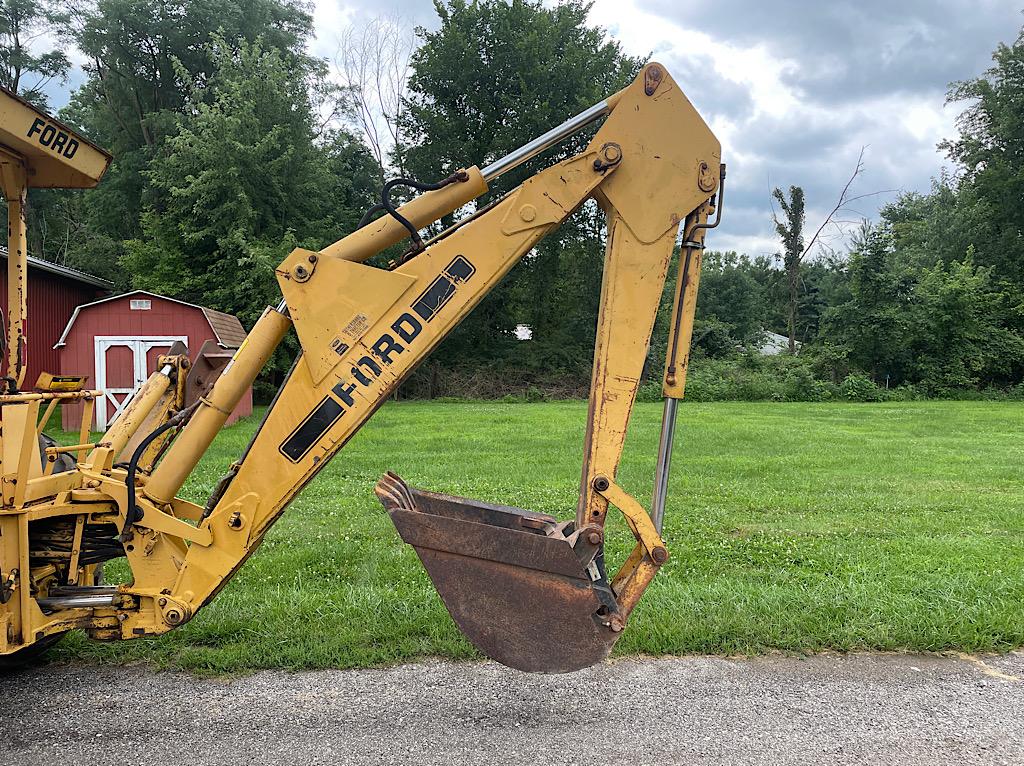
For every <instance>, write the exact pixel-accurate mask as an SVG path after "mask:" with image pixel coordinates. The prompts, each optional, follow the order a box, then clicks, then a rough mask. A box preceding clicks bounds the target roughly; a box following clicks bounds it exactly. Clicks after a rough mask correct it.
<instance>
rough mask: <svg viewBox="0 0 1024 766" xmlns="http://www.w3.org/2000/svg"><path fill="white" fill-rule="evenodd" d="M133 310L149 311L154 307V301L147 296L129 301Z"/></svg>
mask: <svg viewBox="0 0 1024 766" xmlns="http://www.w3.org/2000/svg"><path fill="white" fill-rule="evenodd" d="M129 308H130V309H131V310H132V311H149V310H150V309H151V308H153V301H151V300H148V299H145V298H134V299H132V300H131V301H130V302H129Z"/></svg>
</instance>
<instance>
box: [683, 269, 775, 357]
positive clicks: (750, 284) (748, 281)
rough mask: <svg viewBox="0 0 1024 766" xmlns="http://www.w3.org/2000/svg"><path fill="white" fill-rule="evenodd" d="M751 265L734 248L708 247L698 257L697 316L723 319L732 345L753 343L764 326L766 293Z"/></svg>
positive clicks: (700, 318) (703, 318)
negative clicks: (711, 248)
mask: <svg viewBox="0 0 1024 766" xmlns="http://www.w3.org/2000/svg"><path fill="white" fill-rule="evenodd" d="M752 266H753V264H752V263H751V261H750V259H749V258H747V256H745V255H742V256H741V255H738V254H737V253H735V252H728V253H719V252H715V251H713V250H709V251H707V252H705V253H704V257H703V260H702V261H701V270H700V299H699V300H698V302H697V319H699V320H701V321H707V320H711V319H713V320H716V321H718V322H722V323H723V324H724V326H725V328H727V330H728V334H729V338H730V339H731V346H732V347H733V348H735V347H736V346H738V345H740V344H751V343H755V342H756V341H757V340H759V338H760V336H761V335H762V332H763V330H764V329H765V319H766V313H767V312H766V306H765V296H764V294H763V290H762V287H761V285H760V284H758V282H757V280H756V279H755V278H754V276H753V275H752V273H751V272H752ZM695 334H697V333H695Z"/></svg>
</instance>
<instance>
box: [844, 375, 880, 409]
mask: <svg viewBox="0 0 1024 766" xmlns="http://www.w3.org/2000/svg"><path fill="white" fill-rule="evenodd" d="M839 391H840V393H842V395H843V398H844V399H849V400H850V401H851V402H880V401H882V399H883V398H884V396H885V394H884V392H883V390H882V389H880V388H879V387H878V386H876V385H875V383H874V381H872V380H871V378H869V377H867V376H866V375H860V374H858V373H855V372H853V373H850V374H849V375H847V376H846V378H845V379H844V380H843V382H842V383H841V384H840V386H839Z"/></svg>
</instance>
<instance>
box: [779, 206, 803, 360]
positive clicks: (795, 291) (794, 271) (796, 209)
mask: <svg viewBox="0 0 1024 766" xmlns="http://www.w3.org/2000/svg"><path fill="white" fill-rule="evenodd" d="M772 196H773V197H774V198H775V199H776V201H777V202H778V203H779V206H780V207H781V208H782V215H783V217H782V219H780V218H779V217H778V216H777V215H775V214H774V213H773V214H772V220H773V221H774V223H775V232H776V233H777V234H778V235H779V238H780V239H781V240H782V264H783V267H784V268H785V271H786V285H787V287H788V288H789V305H788V316H787V319H786V330H787V332H788V334H789V353H791V354H795V353H796V313H797V304H798V299H799V290H800V262H801V261H802V260H803V258H804V255H805V253H806V252H807V251H806V248H805V247H804V222H805V220H806V213H805V211H804V190H803V189H802V188H801V187H799V186H790V187H789V199H786V195H785V194H783V193H782V189H778V188H776V189H773V190H772Z"/></svg>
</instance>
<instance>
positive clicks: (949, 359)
mask: <svg viewBox="0 0 1024 766" xmlns="http://www.w3.org/2000/svg"><path fill="white" fill-rule="evenodd" d="M435 9H436V12H437V15H438V18H439V24H438V25H437V26H436V29H433V30H425V29H416V30H415V31H414V33H412V34H409V33H408V31H407V28H406V27H404V26H403V25H402V24H401V23H400V22H399V21H397V20H395V19H389V18H387V17H382V18H379V19H375V20H372V21H370V22H369V23H367V24H365V25H362V26H360V27H355V28H353V29H351V30H349V31H348V32H347V33H346V34H345V36H344V38H343V39H342V40H341V41H340V44H339V49H338V53H337V55H336V56H335V58H334V59H333V60H332V61H328V60H324V59H321V58H318V57H316V56H313V55H311V54H310V53H309V47H310V42H311V40H312V35H313V22H312V16H311V7H310V4H308V3H306V2H300V1H299V0H92V2H87V3H82V2H76V3H74V4H70V5H69V4H65V3H59V2H56V1H55V0H51V1H46V0H44V1H42V2H39V1H37V2H26V0H2V2H0V82H2V84H4V85H5V86H7V87H9V88H11V89H12V90H16V91H18V92H19V93H20V94H21V95H23V96H24V97H26V98H28V99H30V100H33V101H35V102H37V103H39V104H40V105H41V106H43V107H46V106H47V104H46V103H45V96H44V93H45V86H46V85H47V83H48V82H51V81H53V80H54V79H59V78H61V77H64V76H66V75H67V73H68V72H69V70H70V62H69V60H68V58H67V56H66V55H65V53H64V52H63V51H64V50H65V49H66V47H67V46H68V45H74V47H75V48H76V49H77V50H78V51H80V52H81V53H82V54H83V56H84V57H85V59H86V64H85V66H84V75H85V79H84V82H82V84H81V85H79V86H78V87H77V88H75V90H74V92H73V93H72V95H71V99H70V103H68V105H67V106H66V107H64V108H63V109H61V110H60V116H61V118H62V119H64V120H65V121H66V122H68V123H69V124H71V125H72V126H73V127H75V128H76V129H78V130H80V131H81V132H83V133H84V134H85V135H87V136H88V137H89V138H90V139H92V140H93V141H94V142H96V143H98V144H99V145H101V146H104V147H105V148H107V149H109V150H110V151H111V152H112V153H113V155H114V157H115V160H114V162H113V164H112V165H111V168H110V170H109V171H108V174H107V176H106V178H105V179H104V180H103V182H102V183H101V184H100V185H99V186H98V187H97V188H96V189H93V190H89V191H86V192H85V193H81V192H74V193H68V192H63V191H59V190H49V191H40V190H34V191H33V193H32V195H31V197H30V250H31V251H32V252H33V254H35V255H37V256H39V257H43V258H46V259H49V260H53V261H57V262H60V263H63V264H66V265H69V266H72V267H75V268H78V269H81V270H84V271H87V272H90V273H93V274H97V275H99V276H103V277H105V278H107V279H110V280H111V281H112V282H114V283H115V285H116V286H117V289H119V290H127V289H132V288H143V289H148V290H152V291H154V292H158V293H162V294H166V295H170V296H174V297H178V298H181V299H184V300H188V301H191V302H195V303H201V304H203V305H208V306H211V307H213V308H216V309H219V310H222V311H227V312H231V313H234V314H237V315H238V316H239V317H240V318H241V319H242V321H243V323H244V324H246V325H247V326H248V325H251V323H252V322H253V321H254V320H255V318H256V317H257V316H258V315H259V313H260V312H261V311H262V308H263V306H264V305H266V304H267V303H275V302H276V296H277V294H278V291H277V286H276V282H275V279H274V274H273V269H274V267H275V266H276V265H277V264H278V263H279V262H280V261H281V260H282V259H283V258H284V257H285V255H287V253H288V252H289V251H290V250H291V249H292V248H294V247H305V248H309V249H318V248H320V247H323V246H325V245H327V244H329V243H331V242H333V241H335V240H337V239H340V238H341V237H343V236H345V235H346V234H348V233H349V232H351V231H352V230H354V229H355V228H356V226H357V224H358V222H359V220H360V219H361V217H362V215H363V213H364V212H365V211H366V210H367V209H368V208H370V207H371V206H372V205H373V204H374V203H375V202H376V201H378V198H379V189H380V186H381V183H382V181H383V180H384V179H386V178H388V177H390V176H393V175H397V174H402V175H409V176H413V177H415V178H419V179H421V180H425V181H434V180H437V179H440V178H443V177H445V176H447V175H448V174H449V173H451V172H452V171H454V170H456V169H457V168H459V167H461V166H464V165H466V164H469V163H477V164H480V165H481V166H482V165H484V164H486V163H487V162H489V161H491V160H494V159H496V158H497V157H500V156H501V155H503V154H505V153H507V152H508V151H510V150H512V149H514V148H515V147H517V146H519V145H521V144H523V143H525V142H526V141H528V140H530V139H531V138H533V137H534V136H536V135H538V134H540V133H542V132H544V131H545V130H547V129H548V128H549V127H551V126H552V125H555V124H557V123H559V122H561V121H562V120H563V119H565V117H566V116H568V115H570V114H574V113H576V112H579V111H581V110H582V109H584V108H586V107H588V106H589V105H591V104H593V103H595V102H596V101H598V100H600V99H601V98H602V97H604V96H605V95H606V94H608V93H610V92H614V91H615V90H618V89H619V88H621V87H623V86H624V85H625V84H627V83H628V82H629V81H630V80H631V79H632V78H633V77H634V76H635V74H636V73H637V72H638V71H639V69H640V68H641V67H642V65H643V63H644V59H642V58H635V57H631V56H628V55H626V54H625V53H624V52H623V50H622V49H621V47H620V46H619V45H618V43H616V42H614V41H613V40H611V39H609V37H608V35H607V34H606V32H605V31H604V30H602V29H600V28H596V27H593V26H591V25H589V24H588V23H587V14H588V10H589V3H587V2H584V0H568V2H563V3H561V4H559V5H557V6H554V7H547V6H545V5H544V4H542V3H541V2H540V1H539V0H513V2H493V1H486V0H480V1H478V2H472V1H470V0H437V1H436V2H435ZM42 31H45V32H47V34H45V35H44V34H41V32H42ZM46 41H51V43H52V41H56V43H53V47H52V48H50V49H47V45H45V44H44V43H45V42H46ZM970 74H971V73H965V75H970ZM1021 82H1024V38H1020V37H1018V39H1017V40H1016V41H1015V42H1014V43H1012V44H1009V45H999V46H998V47H997V48H996V50H995V53H994V56H993V66H992V67H991V69H989V70H988V71H987V72H985V73H983V74H981V75H980V76H977V77H974V78H973V79H967V80H964V81H963V82H959V83H955V84H953V85H952V86H951V89H950V93H949V98H950V99H951V100H952V101H955V102H958V103H963V104H964V105H965V107H966V108H965V111H964V112H963V115H962V117H961V118H960V121H959V124H958V135H957V136H955V137H951V138H950V139H949V140H948V141H947V142H946V143H945V144H943V149H944V151H945V153H946V156H947V157H948V160H949V162H950V163H951V164H952V170H950V171H945V172H942V173H940V174H939V175H938V176H937V177H936V179H935V181H934V184H933V188H932V189H931V191H930V192H928V193H906V194H903V195H901V196H899V197H898V198H897V199H896V200H895V201H894V202H892V203H891V204H888V205H886V206H885V207H884V208H883V209H882V210H881V212H880V214H879V217H878V220H876V221H873V222H867V221H866V222H864V223H863V224H862V225H861V227H860V228H859V230H858V231H856V232H855V234H854V235H853V236H852V237H851V238H850V239H849V242H848V245H847V246H844V248H843V249H842V251H841V252H835V251H824V250H821V249H818V250H816V251H815V252H810V251H809V248H808V247H807V245H808V242H807V241H805V239H809V238H805V235H804V231H803V227H804V220H803V216H804V212H803V209H804V194H803V191H802V189H800V187H798V186H797V187H793V188H792V189H790V190H789V191H788V193H783V192H782V191H781V190H777V192H776V195H775V199H776V204H778V205H779V206H780V209H781V211H782V214H781V215H780V216H779V217H778V218H777V219H776V220H775V221H774V223H775V225H776V228H777V231H778V233H779V247H780V249H779V254H778V255H777V256H775V257H763V256H762V257H749V256H747V255H743V254H738V253H721V252H707V253H705V255H704V262H703V273H702V278H701V288H700V298H699V301H698V320H697V325H696V328H695V333H694V363H693V370H694V373H695V374H696V378H695V381H696V382H695V385H696V391H695V394H696V395H697V397H698V398H700V397H701V396H704V397H708V398H715V397H721V396H726V397H736V396H741V397H744V398H751V397H755V398H756V397H757V396H762V395H763V396H770V397H773V398H829V397H832V396H842V395H846V396H851V397H853V398H871V397H873V396H881V395H883V394H879V393H878V392H879V391H885V390H887V389H888V390H889V391H892V392H895V391H903V392H911V393H912V395H915V396H916V395H929V396H936V395H958V394H962V393H964V392H976V391H981V390H986V391H989V390H999V391H1012V390H1014V387H1016V386H1018V385H1019V384H1020V382H1021V380H1022V377H1024V315H1022V314H1024V235H1022V233H1021V232H1022V231H1024V221H1022V217H1024V209H1022V206H1021V204H1020V203H1021V199H1022V198H1024V119H1022V118H1024V88H1021V85H1020V83H1021ZM587 140H588V136H587V135H586V134H584V135H581V136H578V137H576V138H575V139H573V140H571V141H568V142H566V143H565V144H564V145H562V146H560V147H558V148H557V149H556V150H555V151H553V152H551V153H549V154H547V155H545V156H544V157H543V158H540V159H539V160H536V161H534V162H532V163H530V164H527V165H525V166H523V167H521V168H518V169H517V170H516V171H514V172H512V173H509V174H508V175H507V176H504V177H502V178H501V179H499V181H498V182H496V183H495V185H494V188H493V189H492V190H491V192H490V193H489V194H488V196H487V198H485V199H483V200H481V201H479V203H478V204H479V205H484V204H487V203H488V202H489V201H490V200H492V199H494V198H495V197H496V196H498V195H501V194H503V193H504V192H506V191H508V190H509V189H510V188H512V187H513V186H514V185H516V184H518V183H520V182H521V181H522V180H523V179H524V178H526V177H527V176H529V175H530V174H531V173H532V172H535V171H536V170H537V169H538V168H539V167H542V166H543V165H546V164H548V163H550V162H552V161H555V160H558V159H561V158H563V157H566V156H569V155H571V154H572V153H574V152H575V151H578V150H579V149H580V148H581V147H582V146H583V145H584V144H585V142H586V141H587ZM445 223H448V222H445ZM604 236H605V233H604V228H603V222H602V219H601V216H600V214H599V211H598V210H597V208H596V206H593V205H587V206H585V207H584V208H583V209H582V210H581V211H580V213H579V214H578V215H577V216H576V217H575V218H573V219H572V221H571V222H569V223H567V224H566V225H564V226H563V227H561V229H559V230H558V232H557V233H555V234H554V235H552V236H551V237H549V238H547V239H546V240H545V241H544V242H543V243H542V244H541V245H540V246H538V248H537V249H536V250H535V251H534V252H533V253H531V254H530V255H529V256H528V257H527V258H526V259H525V260H524V262H523V263H522V264H521V265H520V266H519V267H517V268H516V269H514V270H513V271H512V273H511V274H510V275H509V277H508V278H506V280H505V281H504V282H503V283H502V284H501V285H499V287H498V288H496V289H495V290H494V291H493V292H492V294H491V295H489V296H488V297H487V299H485V301H484V302H483V303H482V304H481V305H480V306H479V307H478V308H477V310H476V311H475V312H474V313H473V314H472V315H471V316H470V317H469V318H468V319H467V321H465V322H464V323H463V324H462V325H461V326H460V327H459V328H458V329H457V330H456V331H455V333H454V334H453V336H452V337H451V338H450V339H449V340H448V341H447V342H446V343H445V344H444V345H443V346H442V347H441V348H440V349H439V350H438V352H437V353H436V354H435V355H434V357H433V358H432V359H431V360H430V361H428V362H427V363H426V365H425V366H424V368H423V369H421V370H419V371H418V372H417V373H416V375H415V376H414V377H413V379H411V380H410V381H409V382H408V383H407V384H406V385H405V386H404V387H403V388H404V391H405V393H406V395H427V396H443V395H471V396H502V395H515V396H522V395H524V394H525V395H528V396H530V397H544V396H551V395H555V396H561V395H568V396H572V395H579V394H580V393H582V392H583V391H585V389H586V386H587V384H588V380H589V369H590V357H591V352H592V348H593V342H594V326H595V323H596V316H597V308H598V299H599V294H600V281H601V264H602V260H603V246H604ZM394 255H395V254H394V253H385V254H383V255H382V256H380V257H379V259H378V260H379V262H380V263H381V264H382V265H383V264H385V263H386V262H387V260H388V259H389V258H391V257H394ZM670 295H671V291H670V290H667V291H666V300H665V305H664V306H663V307H662V312H661V316H660V317H659V321H658V325H657V327H656V333H655V339H654V342H653V343H652V351H651V360H650V362H651V364H650V365H649V367H650V371H651V374H652V378H653V379H656V378H657V376H658V367H659V365H660V355H661V354H663V353H664V351H663V349H664V345H665V338H666V334H667V311H668V308H669V307H668V298H669V296H670ZM517 325H527V326H529V327H530V329H531V331H532V335H533V339H532V340H531V341H529V342H523V341H519V340H517V338H516V333H515V329H516V327H517ZM766 332H776V333H780V334H782V335H785V336H787V337H788V338H789V339H790V341H791V344H790V345H791V349H790V351H791V352H790V353H786V354H783V355H781V356H780V357H778V358H771V359H769V358H765V357H763V356H761V355H760V354H759V353H758V351H757V349H758V348H759V347H760V345H761V344H762V343H763V340H764V336H765V333H766ZM296 351H297V345H296V343H295V341H294V339H289V341H287V343H286V344H285V345H284V347H283V348H282V349H281V350H280V351H279V354H278V356H277V357H275V360H274V361H273V363H272V365H271V367H270V372H269V373H268V376H267V379H266V380H265V381H264V383H265V385H266V386H267V389H268V390H269V389H270V388H271V387H273V386H274V385H275V384H276V383H277V382H278V381H279V380H280V377H281V375H283V373H284V372H285V371H286V369H287V366H288V365H289V364H290V363H291V359H292V358H293V356H294V354H295V352H296ZM701 370H703V371H704V372H703V373H701ZM754 379H756V380H760V381H761V382H762V383H764V385H761V384H758V385H752V386H751V385H748V384H749V383H750V381H751V380H754ZM744 381H746V383H744ZM765 381H767V383H766V382H765ZM745 385H746V386H747V389H744V388H743V387H744V386H745ZM730 386H731V387H730ZM759 386H760V387H759ZM748 389H749V390H748ZM651 390H652V391H653V390H654V388H653V387H652V389H651ZM702 392H703V393H702ZM744 392H745V393H744ZM652 395H654V394H653V393H652Z"/></svg>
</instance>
